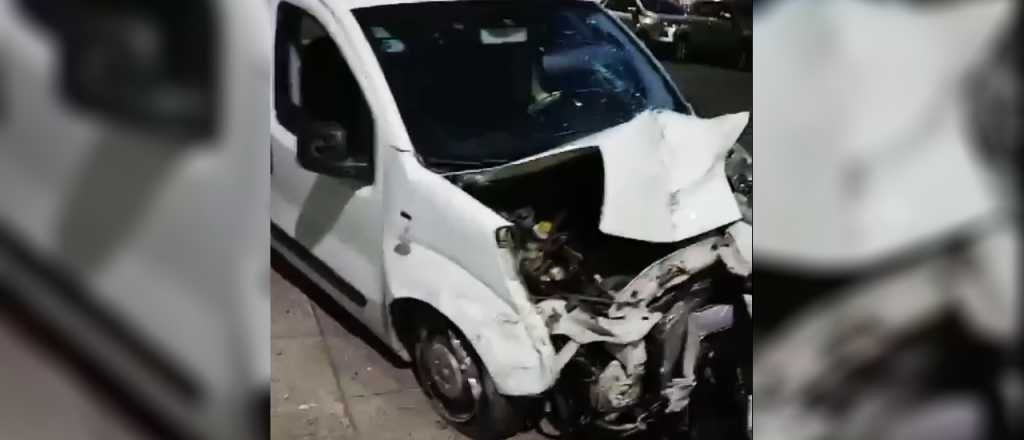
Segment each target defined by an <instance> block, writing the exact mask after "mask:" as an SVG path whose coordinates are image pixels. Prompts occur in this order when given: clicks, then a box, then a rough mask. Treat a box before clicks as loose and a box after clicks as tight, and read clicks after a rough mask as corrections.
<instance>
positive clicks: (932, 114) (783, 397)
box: [754, 0, 1024, 440]
mask: <svg viewBox="0 0 1024 440" xmlns="http://www.w3.org/2000/svg"><path fill="white" fill-rule="evenodd" d="M1020 12H1021V11H1020V2H1017V1H1014V0H992V1H985V2H973V1H913V0H908V1H885V2H882V1H873V0H832V1H827V2H825V1H818V0H775V1H772V2H770V3H769V2H767V1H762V3H761V4H759V8H758V10H757V14H758V15H757V16H756V20H757V27H758V33H759V34H758V38H757V41H756V42H755V44H757V45H758V47H759V48H758V49H757V51H758V52H759V53H762V54H765V53H768V54H772V57H771V58H766V57H758V61H757V66H756V67H755V69H756V71H757V75H754V82H755V84H754V102H755V103H760V104H758V105H764V108H763V109H762V110H761V111H759V112H758V113H757V114H758V118H760V120H759V121H758V124H760V127H762V128H763V129H764V130H762V131H759V134H758V136H759V137H760V138H759V139H758V144H759V148H760V149H761V150H760V151H762V153H763V154H762V156H761V158H762V159H761V162H759V164H758V166H759V168H758V176H759V182H760V185H759V187H758V188H759V191H761V193H760V195H759V196H758V197H759V198H760V201H761V209H760V211H759V213H758V214H759V221H760V224H761V229H760V230H759V231H758V235H757V238H756V241H755V251H756V253H757V258H758V274H757V275H756V278H757V280H756V282H757V286H758V289H759V291H760V292H763V293H762V294H766V295H769V296H770V297H771V298H772V301H770V302H764V303H762V307H761V309H760V311H759V314H758V320H757V322H756V323H755V329H756V330H755V339H756V340H757V344H756V346H755V353H754V356H755V363H756V364H757V368H756V372H755V376H756V380H755V384H756V385H755V388H756V390H757V394H758V400H757V402H756V403H755V405H756V408H755V412H756V413H757V415H758V417H757V420H756V425H757V428H756V429H757V435H758V438H761V439H769V440H775V439H779V440H781V439H785V440H795V439H820V438H829V439H836V440H845V439H865V438H870V439H879V440H887V439H899V440H933V439H939V440H982V439H993V440H997V439H1008V438H1020V437H1021V430H1020V429H1021V423H1020V420H1021V418H1020V415H1021V414H1022V408H1024V380H1022V377H1024V375H1022V372H1021V364H1020V348H1021V344H1020V342H1021V340H1020V338H1021V333H1020V330H1021V327H1020V322H1021V319H1020V316H1021V315H1020V311H1021V307H1020V305H1021V290H1020V267H1021V266H1020V259H1019V255H1020V224H1019V221H1020V216H1019V209H1020V207H1019V205H1018V202H1017V201H1018V200H1019V198H1018V194H1017V193H1018V192H1019V188H1020V185H1019V182H1020V180H1019V178H1020V176H1019V174H1018V173H1019V169H1018V167H1017V166H1016V164H1018V163H1019V162H1018V161H1017V158H1018V157H1019V154H1020V147H1021V139H1020V137H1019V130H1016V129H1014V128H1013V127H1019V125H1020V120H1021V119H1020V110H1019V109H1020V108H1021V107H1020V102H1021V101H1020V98H1021V94H1020V90H1021V88H1020V84H1021V72H1020V66H1021V64H1020V55H1019V54H1020V47H1019V46H1020V42H1021V41H1022V40H1021V35H1020V30H1021V17H1022V16H1021V14H1020ZM865 29H870V31H869V32H865ZM950 53H956V54H959V55H958V56H956V57H950V56H949V54H950ZM780 102H785V103H786V105H785V106H781V107H780V106H778V105H777V103H780ZM769 106H770V107H772V108H770V109H769V108H767V107H769ZM823 140H827V141H825V142H823ZM1011 163H1012V164H1014V165H1011V166H1007V165H1006V164H1011ZM809 182H813V184H808V183H809ZM766 208H770V209H766ZM766 307H767V308H766Z"/></svg>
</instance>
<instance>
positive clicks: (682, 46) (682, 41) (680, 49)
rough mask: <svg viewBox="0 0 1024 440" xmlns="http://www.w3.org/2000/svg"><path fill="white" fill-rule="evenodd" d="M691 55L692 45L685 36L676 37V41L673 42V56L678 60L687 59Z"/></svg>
mask: <svg viewBox="0 0 1024 440" xmlns="http://www.w3.org/2000/svg"><path fill="white" fill-rule="evenodd" d="M689 56H690V45H689V42H688V41H686V37H685V36H682V35H680V36H678V37H676V41H675V42H674V43H673V44H672V57H673V58H675V60H676V61H686V58H687V57H689Z"/></svg>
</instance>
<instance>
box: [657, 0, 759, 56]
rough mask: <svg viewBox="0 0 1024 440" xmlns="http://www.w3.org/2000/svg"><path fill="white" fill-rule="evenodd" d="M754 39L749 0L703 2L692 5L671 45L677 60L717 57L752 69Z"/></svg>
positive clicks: (710, 0) (677, 29) (671, 40)
mask: <svg viewBox="0 0 1024 440" xmlns="http://www.w3.org/2000/svg"><path fill="white" fill-rule="evenodd" d="M752 38H753V4H752V2H751V1H750V0H703V1H696V2H694V3H693V4H692V5H690V7H689V9H688V13H687V15H686V17H685V18H684V19H683V20H680V22H679V25H678V26H677V27H676V30H675V35H673V37H672V38H671V39H669V42H670V43H672V55H673V57H674V58H675V59H677V60H680V61H682V60H686V59H689V58H695V57H700V56H704V57H709V58H710V57H716V58H719V59H726V60H729V64H731V65H733V66H736V67H737V68H740V69H745V68H749V67H750V56H751V53H752V52H751V50H752Z"/></svg>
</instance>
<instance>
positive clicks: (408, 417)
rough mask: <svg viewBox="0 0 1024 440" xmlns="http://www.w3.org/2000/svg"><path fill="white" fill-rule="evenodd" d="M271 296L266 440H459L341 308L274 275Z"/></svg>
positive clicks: (408, 376)
mask: <svg viewBox="0 0 1024 440" xmlns="http://www.w3.org/2000/svg"><path fill="white" fill-rule="evenodd" d="M284 270H286V271H287V269H284ZM289 279H296V277H294V276H291V275H290V273H289ZM296 282H297V283H299V284H300V285H302V287H303V289H305V291H306V292H309V291H310V290H314V289H311V288H309V287H308V286H306V285H305V284H306V283H303V282H302V281H301V280H297V281H296ZM271 296H272V305H271V307H272V312H271V313H272V319H273V321H272V325H273V330H272V338H273V341H272V344H271V345H272V350H273V352H272V353H271V355H272V356H273V359H272V367H273V376H272V383H271V393H272V396H271V399H272V400H271V402H272V404H271V440H305V439H310V440H326V439H331V440H338V439H360V440H397V439H403V440H408V439H416V440H456V439H458V440H461V439H465V437H464V436H462V435H461V434H459V433H458V432H456V431H455V430H454V429H453V428H451V427H448V426H446V425H445V424H444V423H443V422H442V421H441V419H440V418H439V417H438V416H437V415H435V413H434V411H433V410H432V409H431V407H430V403H429V402H428V401H427V398H426V397H425V396H424V395H423V392H422V391H420V389H419V386H418V385H417V384H416V379H415V378H414V377H413V373H412V371H411V370H410V369H409V368H408V367H406V366H404V365H402V362H401V361H400V360H399V359H397V357H395V356H392V355H391V354H390V353H389V352H388V351H387V348H385V347H383V342H381V341H380V340H379V339H377V338H376V337H374V336H372V335H368V334H366V333H368V330H366V329H365V327H362V326H361V325H358V324H356V323H353V322H352V321H353V319H354V318H352V317H351V316H348V315H346V314H344V312H343V311H341V310H340V307H339V306H336V305H335V306H334V307H332V306H331V303H329V302H322V304H323V306H324V308H321V307H320V306H318V305H317V304H316V303H314V302H312V301H310V300H309V298H307V296H306V295H305V294H304V293H303V290H300V289H299V288H297V287H296V286H295V285H292V284H291V283H290V282H289V281H288V280H286V279H285V278H284V277H283V276H281V275H280V274H278V273H277V272H273V275H272V279H271ZM311 296H312V297H314V298H316V299H318V301H319V299H320V298H319V296H316V292H313V293H311ZM325 310H326V311H325ZM339 322H343V323H344V325H342V324H339ZM541 438H543V437H541V436H540V435H539V434H536V433H532V432H528V433H524V434H520V435H518V436H516V437H515V439H517V440H531V439H541Z"/></svg>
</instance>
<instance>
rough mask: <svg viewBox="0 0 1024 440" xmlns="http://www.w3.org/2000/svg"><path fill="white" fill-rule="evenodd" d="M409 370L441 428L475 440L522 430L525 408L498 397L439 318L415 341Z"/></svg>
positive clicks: (481, 369) (485, 375) (454, 333)
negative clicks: (445, 425)
mask: <svg viewBox="0 0 1024 440" xmlns="http://www.w3.org/2000/svg"><path fill="white" fill-rule="evenodd" d="M414 344H415V347H414V351H413V353H414V356H413V368H414V369H415V373H416V379H417V381H419V383H420V386H421V387H422V388H423V391H424V392H425V393H426V395H427V397H428V398H429V399H430V404H431V406H433V407H434V410H435V412H437V413H438V415H440V416H441V418H442V419H444V421H445V422H447V423H448V424H450V425H452V426H454V427H455V428H456V429H457V430H459V431H460V432H462V433H463V434H465V435H467V436H469V437H471V438H475V439H483V438H488V439H500V438H506V437H509V436H512V435H514V434H516V433H518V432H519V431H521V430H522V429H523V428H525V426H526V421H527V415H528V414H529V407H528V405H527V404H526V403H525V402H524V401H521V400H519V399H516V398H513V397H508V396H503V395H501V394H499V393H498V391H497V389H496V388H495V386H494V381H493V379H492V378H491V376H490V374H489V373H488V372H487V369H486V368H485V367H484V365H483V363H482V362H481V361H480V358H479V356H477V354H476V352H475V351H474V350H473V347H472V346H471V345H470V344H469V342H468V341H467V340H466V338H465V337H464V336H463V335H462V334H461V332H459V331H458V329H456V328H455V327H454V326H453V325H451V324H450V323H448V322H447V321H446V320H444V319H443V318H440V317H436V318H435V319H432V320H429V321H428V322H427V323H425V325H424V326H423V327H422V328H420V330H419V331H418V335H417V338H416V340H415V343H414Z"/></svg>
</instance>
